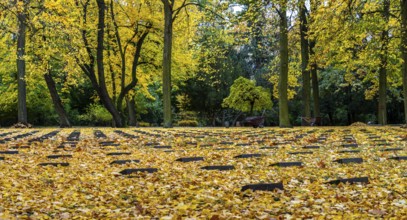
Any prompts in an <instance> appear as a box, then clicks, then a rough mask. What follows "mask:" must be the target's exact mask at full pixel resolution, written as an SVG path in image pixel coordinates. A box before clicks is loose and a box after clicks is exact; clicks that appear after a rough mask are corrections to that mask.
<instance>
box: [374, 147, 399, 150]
mask: <svg viewBox="0 0 407 220" xmlns="http://www.w3.org/2000/svg"><path fill="white" fill-rule="evenodd" d="M401 150H404V148H402V147H395V148H387V149H382V150H380V151H401Z"/></svg>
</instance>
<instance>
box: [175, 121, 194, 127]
mask: <svg viewBox="0 0 407 220" xmlns="http://www.w3.org/2000/svg"><path fill="white" fill-rule="evenodd" d="M178 126H181V127H197V126H198V121H196V120H181V121H179V122H178Z"/></svg>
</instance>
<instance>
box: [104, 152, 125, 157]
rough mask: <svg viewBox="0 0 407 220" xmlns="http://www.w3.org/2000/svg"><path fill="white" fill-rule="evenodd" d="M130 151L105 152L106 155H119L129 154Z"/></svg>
mask: <svg viewBox="0 0 407 220" xmlns="http://www.w3.org/2000/svg"><path fill="white" fill-rule="evenodd" d="M130 154H131V153H130V152H111V153H107V154H106V155H107V156H120V155H130Z"/></svg>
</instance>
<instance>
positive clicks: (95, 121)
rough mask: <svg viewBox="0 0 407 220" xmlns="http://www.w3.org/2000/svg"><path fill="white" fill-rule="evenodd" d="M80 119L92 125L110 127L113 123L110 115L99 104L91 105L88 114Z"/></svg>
mask: <svg viewBox="0 0 407 220" xmlns="http://www.w3.org/2000/svg"><path fill="white" fill-rule="evenodd" d="M79 118H80V120H82V121H85V122H87V123H88V124H90V125H108V124H109V123H110V122H111V121H112V116H111V115H110V113H109V112H108V111H107V110H106V109H105V108H104V107H103V106H102V105H99V104H91V105H90V106H89V107H88V109H87V112H86V114H84V115H81V116H79Z"/></svg>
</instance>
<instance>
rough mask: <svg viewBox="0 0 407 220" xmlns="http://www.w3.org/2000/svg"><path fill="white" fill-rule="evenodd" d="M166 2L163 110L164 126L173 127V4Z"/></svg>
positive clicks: (164, 0) (166, 0) (164, 2)
mask: <svg viewBox="0 0 407 220" xmlns="http://www.w3.org/2000/svg"><path fill="white" fill-rule="evenodd" d="M162 2H163V4H164V52H163V108H164V109H163V112H164V124H163V126H164V128H171V127H172V119H171V113H172V112H171V52H172V25H173V20H172V14H173V4H172V3H171V2H169V0H162Z"/></svg>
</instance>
